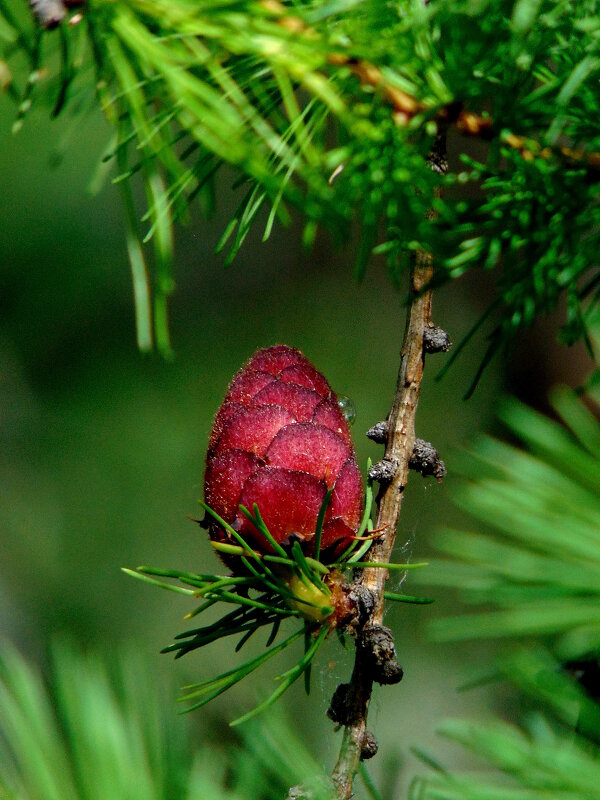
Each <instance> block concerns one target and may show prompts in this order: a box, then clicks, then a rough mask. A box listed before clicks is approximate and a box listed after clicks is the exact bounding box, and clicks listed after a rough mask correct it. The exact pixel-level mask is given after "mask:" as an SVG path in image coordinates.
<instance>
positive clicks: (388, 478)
mask: <svg viewBox="0 0 600 800" xmlns="http://www.w3.org/2000/svg"><path fill="white" fill-rule="evenodd" d="M398 467H399V463H398V459H396V458H382V459H381V461H376V462H375V464H373V466H372V467H371V468H370V470H369V478H371V480H372V481H378V482H379V483H391V482H392V481H393V480H394V476H395V475H396V472H398Z"/></svg>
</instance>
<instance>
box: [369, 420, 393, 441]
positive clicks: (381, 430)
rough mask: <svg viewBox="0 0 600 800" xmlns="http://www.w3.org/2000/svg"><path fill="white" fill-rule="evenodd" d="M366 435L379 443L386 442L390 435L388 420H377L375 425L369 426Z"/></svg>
mask: <svg viewBox="0 0 600 800" xmlns="http://www.w3.org/2000/svg"><path fill="white" fill-rule="evenodd" d="M365 435H366V437H367V439H371V441H372V442H377V444H385V443H386V442H387V435H388V424H387V422H386V421H385V420H382V421H381V422H376V423H375V425H373V427H371V428H369V430H368V431H367V433H366V434H365Z"/></svg>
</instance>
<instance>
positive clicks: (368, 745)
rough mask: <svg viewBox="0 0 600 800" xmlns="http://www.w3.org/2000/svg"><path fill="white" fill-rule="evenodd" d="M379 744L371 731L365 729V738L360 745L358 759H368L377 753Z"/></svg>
mask: <svg viewBox="0 0 600 800" xmlns="http://www.w3.org/2000/svg"><path fill="white" fill-rule="evenodd" d="M378 750H379V744H378V742H377V739H376V738H375V737H374V736H373V734H372V733H371V731H366V733H365V738H364V739H363V743H362V747H361V749H360V760H361V761H368V760H369V759H370V758H373V757H374V756H376V755H377V751H378Z"/></svg>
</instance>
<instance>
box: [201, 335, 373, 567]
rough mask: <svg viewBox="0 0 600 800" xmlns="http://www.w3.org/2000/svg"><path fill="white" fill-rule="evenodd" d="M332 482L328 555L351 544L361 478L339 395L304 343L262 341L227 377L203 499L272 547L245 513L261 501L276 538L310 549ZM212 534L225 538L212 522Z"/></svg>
mask: <svg viewBox="0 0 600 800" xmlns="http://www.w3.org/2000/svg"><path fill="white" fill-rule="evenodd" d="M331 488H333V493H332V495H331V500H330V502H329V506H328V508H327V512H326V516H325V524H324V526H323V533H322V537H321V551H325V555H326V556H331V557H332V558H333V557H335V556H338V555H340V554H341V553H342V552H344V550H345V549H346V548H347V547H348V546H349V545H350V544H351V542H352V537H353V536H354V535H355V533H356V531H357V529H358V527H359V524H360V520H361V516H362V506H363V487H362V479H361V475H360V471H359V469H358V465H357V463H356V459H355V455H354V447H353V445H352V441H351V439H350V433H349V430H348V425H347V423H346V420H345V418H344V416H343V414H342V412H341V411H340V409H339V407H338V404H337V396H336V394H335V393H334V392H333V390H332V389H331V387H330V386H329V384H328V383H327V381H326V380H325V378H324V377H323V375H321V373H320V372H318V371H317V370H316V369H315V368H314V367H313V366H312V364H311V363H310V362H309V361H308V359H307V358H305V356H303V355H302V353H300V351H298V350H295V349H294V348H291V347H287V346H286V345H275V346H274V347H269V348H266V349H264V350H258V351H257V352H256V353H255V354H254V355H253V356H252V358H251V359H250V361H248V363H247V364H246V365H245V366H244V367H242V369H241V370H240V371H239V372H238V373H237V375H236V376H235V377H234V379H233V381H232V382H231V384H230V386H229V389H228V391H227V394H226V396H225V400H224V401H223V404H222V406H221V408H220V409H219V411H218V413H217V415H216V418H215V422H214V425H213V429H212V433H211V437H210V442H209V447H208V454H207V459H206V472H205V477H204V499H205V502H206V503H207V505H208V506H210V508H211V509H213V511H215V512H216V513H217V514H219V516H221V517H222V518H223V519H224V520H225V521H226V522H228V523H229V524H230V525H231V526H232V527H233V528H234V529H235V530H236V531H238V532H239V533H240V534H241V535H242V536H243V537H244V538H245V539H246V540H247V541H249V542H252V546H253V547H255V548H256V549H258V550H262V551H263V552H272V548H271V546H270V545H269V543H268V542H267V541H266V540H265V538H264V537H263V536H262V535H261V534H260V533H259V532H258V531H257V530H256V529H255V527H254V526H253V525H252V523H251V522H250V521H249V520H248V519H247V518H246V517H245V516H244V514H242V512H241V511H240V510H239V508H238V506H239V505H240V504H241V505H243V506H245V507H246V508H248V509H249V510H250V511H252V509H253V504H254V503H256V505H257V506H258V508H259V511H260V513H261V516H262V518H263V519H264V521H265V523H266V525H267V527H268V529H269V531H270V532H271V534H272V536H273V538H274V539H275V540H276V541H277V542H278V543H286V541H288V540H289V539H290V537H292V536H295V537H296V538H297V539H298V541H300V542H301V545H302V549H303V550H304V552H305V554H307V555H311V554H312V552H313V540H314V536H315V528H316V523H317V516H318V514H319V510H320V508H321V505H322V503H323V500H324V497H325V494H326V492H327V491H328V490H329V489H331ZM210 536H211V538H212V539H216V540H218V541H226V540H229V541H230V539H229V537H228V535H227V533H226V532H225V531H224V530H223V529H222V528H221V527H220V526H219V525H217V524H216V523H214V522H213V523H212V525H211V528H210Z"/></svg>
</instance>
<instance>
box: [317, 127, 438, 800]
mask: <svg viewBox="0 0 600 800" xmlns="http://www.w3.org/2000/svg"><path fill="white" fill-rule="evenodd" d="M430 163H431V166H432V169H434V170H435V171H437V172H440V173H441V172H445V171H446V169H447V165H446V153H445V142H444V140H443V138H442V137H440V138H439V139H438V143H437V146H436V150H434V151H433V152H432V154H431V157H430ZM432 272H433V264H432V258H431V255H430V254H429V253H427V252H425V251H419V252H418V253H417V255H416V258H415V261H414V263H413V265H412V269H411V274H410V281H411V287H410V288H411V293H412V301H411V303H410V306H409V308H408V313H407V318H406V327H405V331H404V339H403V342H402V349H401V351H400V369H399V372H398V381H397V385H396V394H395V396H394V402H393V405H392V409H391V412H390V414H389V417H388V422H387V443H386V449H385V456H384V461H387V462H389V463H390V464H392V465H395V469H394V470H393V474H392V475H391V476H390V479H389V480H387V481H386V482H385V483H382V485H381V490H380V494H379V498H378V500H379V505H378V512H377V521H376V523H375V527H376V528H377V529H380V528H383V529H384V530H385V534H384V535H383V536H382V537H381V538H380V539H378V540H377V541H375V542H374V543H373V545H372V547H371V549H370V550H369V561H374V562H377V563H385V562H389V561H390V557H391V553H392V549H393V547H394V542H395V539H396V528H397V525H398V519H399V517H400V509H401V506H402V499H403V496H404V489H405V487H406V484H407V482H408V474H409V467H410V460H411V457H412V455H413V450H414V445H415V417H416V413H417V406H418V403H419V397H420V394H421V381H422V377H423V366H424V359H425V351H426V348H425V343H424V339H425V332H426V331H427V330H428V329H429V328H432V327H433V323H432V321H431V303H432V293H431V291H430V290H427V289H426V287H427V286H428V285H429V283H430V281H431V277H432ZM387 578H388V571H387V570H386V569H383V568H381V567H368V568H366V569H364V570H363V572H362V573H361V575H360V576H359V577H358V578H357V581H356V582H357V583H358V584H359V585H360V587H361V589H362V590H368V591H369V592H370V593H371V595H372V596H373V599H374V603H373V610H372V611H371V613H370V615H369V618H368V620H367V621H366V623H365V625H364V627H363V630H362V632H361V634H360V635H359V637H358V638H357V648H356V657H355V662H354V669H353V672H352V678H351V680H350V683H349V684H345V685H344V698H343V700H344V702H343V706H344V708H345V709H346V711H347V717H346V719H345V720H340V721H343V723H344V724H345V728H344V734H343V739H342V745H341V749H340V754H339V758H338V761H337V764H336V766H335V769H334V771H333V776H332V777H333V782H334V786H335V791H336V794H337V797H338V798H339V799H340V800H349V798H350V797H351V795H352V784H353V781H354V776H355V774H356V771H357V769H358V765H359V761H360V758H361V752H362V751H363V748H364V745H365V742H367V740H368V733H367V714H368V710H369V701H370V699H371V692H372V689H373V683H374V682H379V683H395V682H397V680H399V678H400V677H401V676H402V673H401V669H400V667H398V665H397V662H396V661H395V652H394V651H393V642H391V648H392V652H391V653H390V652H388V654H387V655H386V656H384V655H382V656H381V658H383V659H384V660H385V658H387V659H388V666H387V668H385V667H384V668H382V669H379V670H378V669H376V668H374V662H373V659H374V657H377V656H376V655H375V656H374V653H376V651H377V652H380V651H381V652H383V651H384V650H385V647H386V646H387V647H389V643H387V644H385V643H384V644H383V645H382V644H381V641H382V637H383V640H385V639H386V635H387V634H385V633H383V632H386V631H387V630H388V629H387V628H384V627H383V625H382V621H383V610H384V602H383V601H384V595H383V593H384V588H385V582H386V580H387ZM388 633H389V632H388ZM372 640H376V641H377V642H378V644H377V645H373V641H372ZM374 648H375V649H374ZM394 664H395V667H394ZM386 669H387V675H388V677H391V679H390V680H388V679H387V678H386ZM382 670H383V671H382ZM390 673H391V675H390Z"/></svg>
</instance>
